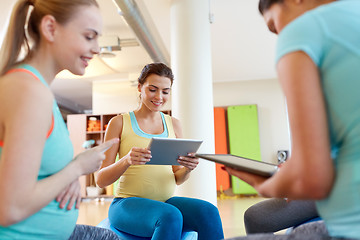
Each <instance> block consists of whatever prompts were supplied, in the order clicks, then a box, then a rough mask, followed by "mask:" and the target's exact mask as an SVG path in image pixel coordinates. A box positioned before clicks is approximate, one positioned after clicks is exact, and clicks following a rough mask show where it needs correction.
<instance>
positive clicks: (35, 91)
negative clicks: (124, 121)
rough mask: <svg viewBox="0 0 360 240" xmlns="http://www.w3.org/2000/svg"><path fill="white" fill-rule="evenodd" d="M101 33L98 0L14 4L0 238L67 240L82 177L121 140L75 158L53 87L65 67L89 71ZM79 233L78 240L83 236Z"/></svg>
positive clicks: (2, 133) (7, 43) (1, 106)
mask: <svg viewBox="0 0 360 240" xmlns="http://www.w3.org/2000/svg"><path fill="white" fill-rule="evenodd" d="M101 29H102V19H101V15H100V12H99V9H98V4H97V3H96V1H95V0H19V1H17V2H16V5H15V6H14V9H13V12H12V16H11V20H10V25H9V28H8V32H7V35H6V38H5V40H4V44H3V45H2V48H1V57H0V59H1V64H0V192H1V198H0V239H2V240H3V239H27V240H28V239H36V240H39V239H68V238H69V237H70V235H71V234H72V233H73V231H74V228H75V224H76V220H77V216H78V209H77V208H78V207H79V201H80V194H79V188H80V187H79V183H78V177H79V176H81V175H84V174H89V173H91V172H94V171H96V170H97V169H98V168H99V167H100V165H101V162H102V160H103V159H104V157H105V155H104V153H103V152H104V151H105V150H106V149H107V148H108V147H110V146H111V145H112V144H114V143H115V142H117V141H118V140H116V139H115V140H111V141H109V142H107V143H104V144H103V145H101V146H99V147H97V148H94V149H91V150H88V151H86V152H84V153H82V154H80V155H78V156H77V157H76V158H75V159H73V147H72V144H71V141H70V139H69V136H68V131H67V129H66V125H65V123H64V121H63V119H62V117H61V114H60V111H59V109H58V106H57V104H56V101H55V99H54V96H53V94H52V93H51V91H50V89H49V85H50V84H51V82H52V81H53V79H54V78H55V75H56V74H57V73H58V72H60V71H61V70H63V69H68V70H69V71H71V72H72V73H74V74H78V75H81V74H83V73H84V71H85V68H86V67H87V65H88V61H89V60H90V59H91V58H92V57H93V55H94V54H97V53H98V51H99V46H98V43H97V38H98V36H99V34H101ZM20 53H21V54H20ZM21 56H23V57H21ZM91 229H92V228H89V230H90V231H92V230H91ZM78 234H81V230H79V231H77V236H73V238H76V237H79V238H81V239H86V237H84V238H82V237H81V236H79V235H78ZM86 234H87V233H86ZM75 235H76V234H75ZM90 235H91V234H90ZM110 235H111V233H110ZM110 235H109V236H110ZM94 236H95V235H94ZM97 239H101V238H100V237H99V238H97Z"/></svg>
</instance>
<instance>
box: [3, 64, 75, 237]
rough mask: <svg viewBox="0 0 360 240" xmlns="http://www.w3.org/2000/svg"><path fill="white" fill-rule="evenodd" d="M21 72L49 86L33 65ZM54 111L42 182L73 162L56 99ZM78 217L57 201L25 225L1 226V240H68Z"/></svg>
mask: <svg viewBox="0 0 360 240" xmlns="http://www.w3.org/2000/svg"><path fill="white" fill-rule="evenodd" d="M17 69H21V70H20V71H25V72H28V73H29V74H31V75H33V76H34V77H36V78H38V80H39V81H41V82H42V83H43V84H45V86H47V87H49V86H48V84H47V82H46V81H45V80H44V78H43V77H42V76H41V74H40V73H39V72H38V71H37V70H36V69H35V68H33V67H32V66H30V65H26V64H24V65H21V66H19V67H18V68H17ZM24 69H25V70H24ZM15 71H16V70H15ZM40 107H41V106H40ZM52 111H53V128H52V131H51V133H49V134H50V135H49V136H48V138H47V140H46V143H45V146H44V151H43V156H42V159H41V166H40V170H39V174H38V180H40V179H44V178H46V177H49V176H51V175H52V174H54V173H57V172H58V171H60V170H61V169H63V168H64V167H65V166H66V165H67V164H69V162H71V161H72V159H73V154H74V150H73V146H72V143H71V141H70V138H69V132H68V130H67V127H66V124H65V122H64V120H63V118H62V116H61V113H60V110H59V107H58V105H57V103H56V101H55V100H54V103H53V110H52ZM5 144H6V143H2V142H0V156H1V149H2V145H5ZM24 157H26V156H24ZM15 191H16V190H15ZM77 217H78V210H77V209H75V207H74V208H73V209H71V210H64V209H60V208H59V203H58V202H56V201H55V200H53V201H52V202H50V203H49V204H48V205H47V206H45V207H44V208H42V209H41V210H40V211H39V212H37V213H35V214H34V215H32V216H30V217H28V218H26V219H25V220H23V221H21V222H18V223H16V224H14V225H11V226H8V227H2V226H0V239H1V240H5V239H12V240H14V239H19V240H24V239H26V240H32V239H34V240H35V239H36V240H40V239H44V240H45V239H46V240H49V239H68V238H69V237H70V235H71V233H72V232H73V230H74V228H75V225H76V221H77Z"/></svg>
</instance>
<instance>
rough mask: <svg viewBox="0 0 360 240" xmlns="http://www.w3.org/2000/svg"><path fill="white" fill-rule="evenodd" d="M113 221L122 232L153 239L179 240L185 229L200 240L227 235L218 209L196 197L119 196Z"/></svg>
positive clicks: (111, 213)
mask: <svg viewBox="0 0 360 240" xmlns="http://www.w3.org/2000/svg"><path fill="white" fill-rule="evenodd" d="M109 220H110V223H111V225H112V226H113V227H115V228H117V229H118V230H120V231H123V232H126V233H129V234H132V235H135V236H140V237H152V238H151V239H153V240H164V239H166V240H172V239H174V240H179V239H180V238H181V233H182V231H196V232H197V233H198V239H199V240H219V239H223V238H224V235H223V230H222V224H221V220H220V215H219V211H218V209H217V208H216V207H215V206H214V205H213V204H211V203H209V202H206V201H203V200H199V199H194V198H185V197H172V198H170V199H168V200H167V201H166V202H160V201H154V200H150V199H146V198H138V197H130V198H115V199H114V200H113V202H112V203H111V205H110V208H109Z"/></svg>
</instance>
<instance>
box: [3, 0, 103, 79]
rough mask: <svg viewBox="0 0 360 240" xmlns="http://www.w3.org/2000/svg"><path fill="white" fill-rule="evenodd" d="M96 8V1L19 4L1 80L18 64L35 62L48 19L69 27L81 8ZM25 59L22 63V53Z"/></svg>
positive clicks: (23, 0) (48, 0)
mask: <svg viewBox="0 0 360 240" xmlns="http://www.w3.org/2000/svg"><path fill="white" fill-rule="evenodd" d="M91 5H94V6H96V7H99V5H98V3H97V2H96V0H18V1H17V2H16V4H15V6H14V8H13V11H12V13H11V17H10V22H9V27H8V29H7V33H6V35H5V39H4V42H3V44H2V46H1V51H0V76H2V75H4V74H5V73H6V72H7V71H9V70H10V69H11V68H12V67H14V66H15V65H17V64H18V63H20V62H22V61H24V60H27V59H29V58H31V55H32V52H33V51H34V50H36V48H37V47H38V44H39V42H40V31H39V25H40V22H41V20H42V18H43V17H44V16H46V15H51V16H53V17H54V18H55V19H56V21H57V22H58V23H59V24H62V25H64V24H66V23H67V22H68V21H69V20H70V18H71V17H72V16H73V15H74V14H76V11H77V9H78V8H79V7H81V6H91ZM22 52H23V53H24V57H23V58H22V59H20V53H22Z"/></svg>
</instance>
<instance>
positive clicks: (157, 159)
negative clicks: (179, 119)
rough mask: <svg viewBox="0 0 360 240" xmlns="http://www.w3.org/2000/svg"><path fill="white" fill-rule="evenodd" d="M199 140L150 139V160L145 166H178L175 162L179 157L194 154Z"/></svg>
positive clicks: (199, 143)
mask: <svg viewBox="0 0 360 240" xmlns="http://www.w3.org/2000/svg"><path fill="white" fill-rule="evenodd" d="M202 142H203V141H201V140H195V139H183V138H156V137H154V138H152V139H151V141H150V143H149V146H148V148H149V149H150V151H151V156H152V157H151V159H150V162H148V163H147V164H153V165H180V164H179V163H178V161H177V159H178V158H179V156H186V155H187V154H188V153H193V152H196V151H197V150H198V149H199V147H200V145H201V143H202Z"/></svg>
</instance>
